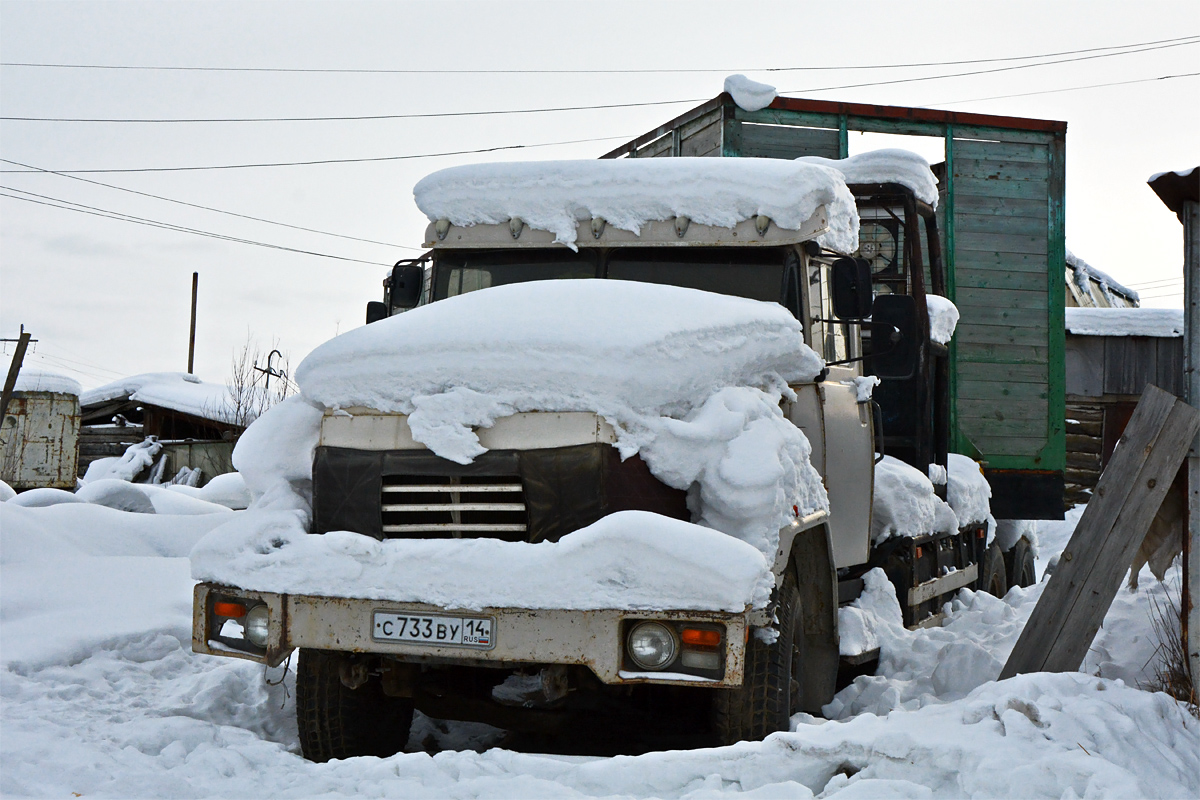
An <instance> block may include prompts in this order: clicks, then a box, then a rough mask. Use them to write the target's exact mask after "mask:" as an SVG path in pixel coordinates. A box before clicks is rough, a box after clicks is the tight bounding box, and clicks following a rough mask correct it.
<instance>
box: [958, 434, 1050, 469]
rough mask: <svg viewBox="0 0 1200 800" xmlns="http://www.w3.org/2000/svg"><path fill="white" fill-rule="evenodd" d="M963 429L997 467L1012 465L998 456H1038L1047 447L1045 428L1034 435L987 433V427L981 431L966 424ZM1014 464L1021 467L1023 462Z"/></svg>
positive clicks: (990, 462) (993, 465)
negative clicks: (997, 434)
mask: <svg viewBox="0 0 1200 800" xmlns="http://www.w3.org/2000/svg"><path fill="white" fill-rule="evenodd" d="M962 430H963V433H965V434H967V436H968V437H970V439H971V441H972V442H973V443H974V444H975V446H976V447H977V448H978V449H979V452H981V453H983V454H984V455H985V456H987V460H988V462H989V464H990V465H991V466H992V467H994V468H996V469H1008V468H1009V467H1010V465H1008V464H1004V463H1002V462H1000V461H999V460H997V457H998V456H1025V457H1028V456H1036V455H1037V454H1038V453H1040V452H1041V451H1042V450H1043V449H1044V448H1045V447H1046V432H1045V431H1044V430H1042V431H1039V432H1038V433H1037V434H1036V435H1034V436H1014V435H1008V434H1005V435H1000V436H996V435H990V434H987V433H986V431H987V429H984V432H980V431H978V430H976V429H973V428H971V427H970V426H969V425H965V424H964V425H963V427H962ZM1022 463H1023V462H1022ZM1012 466H1016V467H1018V468H1020V467H1021V466H1022V464H1016V465H1012Z"/></svg>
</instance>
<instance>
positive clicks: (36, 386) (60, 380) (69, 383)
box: [13, 367, 83, 397]
mask: <svg viewBox="0 0 1200 800" xmlns="http://www.w3.org/2000/svg"><path fill="white" fill-rule="evenodd" d="M13 391H14V392H57V393H59V394H73V395H75V396H76V397H78V396H79V395H80V394H81V393H82V392H83V387H82V386H80V385H79V381H77V380H75V379H74V378H68V377H67V376H66V375H59V374H58V373H57V372H43V371H42V370H37V369H30V368H28V367H21V371H20V372H19V373H18V374H17V383H16V385H15V386H14V387H13Z"/></svg>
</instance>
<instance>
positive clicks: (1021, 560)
mask: <svg viewBox="0 0 1200 800" xmlns="http://www.w3.org/2000/svg"><path fill="white" fill-rule="evenodd" d="M1004 564H1005V566H1006V567H1007V573H1008V585H1009V586H1010V587H1012V586H1020V587H1021V588H1025V587H1026V586H1033V585H1034V584H1035V583H1037V566H1036V565H1035V564H1034V562H1033V547H1032V546H1031V545H1030V544H1029V540H1028V539H1026V538H1025V537H1024V536H1022V537H1021V538H1020V539H1017V543H1016V544H1014V545H1013V546H1012V549H1011V550H1009V551H1008V552H1007V553H1005V554H1004Z"/></svg>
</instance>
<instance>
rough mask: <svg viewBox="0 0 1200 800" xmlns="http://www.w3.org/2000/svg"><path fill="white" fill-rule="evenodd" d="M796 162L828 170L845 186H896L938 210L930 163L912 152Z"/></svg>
mask: <svg viewBox="0 0 1200 800" xmlns="http://www.w3.org/2000/svg"><path fill="white" fill-rule="evenodd" d="M796 160H797V161H800V162H803V163H806V164H817V165H820V166H823V167H830V168H832V169H836V170H837V171H838V172H840V173H842V175H843V176H845V178H846V183H850V184H854V183H898V184H900V185H901V186H904V187H906V188H908V189H909V190H911V191H912V193H913V195H914V196H915V197H916V198H917V199H918V200H920V201H921V202H923V203H928V204H929V205H931V206H933V207H934V208H937V203H938V189H937V186H938V180H937V178H936V177H935V176H934V174H933V170H931V169H930V168H929V162H928V161H926V160H925V159H924V158H923V157H922V156H920V155H918V154H917V153H914V152H912V151H911V150H900V149H897V148H883V149H880V150H870V151H868V152H866V153H859V154H858V155H855V156H850V157H849V158H822V157H821V156H801V157H800V158H798V159H796Z"/></svg>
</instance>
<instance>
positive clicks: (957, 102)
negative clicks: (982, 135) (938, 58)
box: [926, 72, 1200, 108]
mask: <svg viewBox="0 0 1200 800" xmlns="http://www.w3.org/2000/svg"><path fill="white" fill-rule="evenodd" d="M1197 75H1200V72H1184V73H1180V74H1178V75H1160V76H1159V77H1157V78H1138V79H1137V80H1132V81H1113V82H1111V83H1092V84H1088V85H1087V86H1068V87H1066V88H1064V89H1043V90H1041V91H1037V92H1020V93H1019V94H996V95H992V96H991V97H976V98H973V99H971V100H951V101H950V102H948V103H945V102H943V103H930V104H928V106H926V107H927V108H931V107H934V106H956V105H961V104H963V103H979V102H982V101H984V100H1007V99H1008V98H1011V97H1032V96H1033V95H1037V94H1057V93H1058V92H1076V91H1079V90H1080V89H1101V88H1104V87H1106V86H1128V85H1129V84H1131V83H1153V82H1155V81H1167V80H1171V79H1172V78H1194V77H1196V76H1197Z"/></svg>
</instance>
